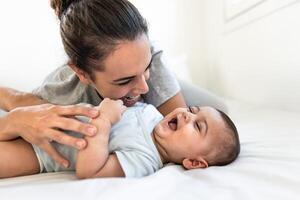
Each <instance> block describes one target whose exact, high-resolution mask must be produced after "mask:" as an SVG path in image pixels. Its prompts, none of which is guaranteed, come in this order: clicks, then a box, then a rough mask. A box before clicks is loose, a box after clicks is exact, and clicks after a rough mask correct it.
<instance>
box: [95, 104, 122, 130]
mask: <svg viewBox="0 0 300 200" xmlns="http://www.w3.org/2000/svg"><path fill="white" fill-rule="evenodd" d="M98 108H99V111H100V116H99V117H100V118H105V119H107V120H109V121H110V123H111V125H113V124H114V123H116V122H118V121H119V120H120V119H121V116H122V114H123V112H124V111H125V110H126V106H124V105H123V102H122V101H121V100H112V99H109V98H105V99H104V100H103V101H102V102H101V103H100V105H99V106H98Z"/></svg>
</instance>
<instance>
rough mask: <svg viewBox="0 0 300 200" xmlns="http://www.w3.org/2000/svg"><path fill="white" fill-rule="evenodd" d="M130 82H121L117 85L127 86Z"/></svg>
mask: <svg viewBox="0 0 300 200" xmlns="http://www.w3.org/2000/svg"><path fill="white" fill-rule="evenodd" d="M130 82H131V80H129V81H126V82H123V83H118V84H117V85H127V84H128V83H130Z"/></svg>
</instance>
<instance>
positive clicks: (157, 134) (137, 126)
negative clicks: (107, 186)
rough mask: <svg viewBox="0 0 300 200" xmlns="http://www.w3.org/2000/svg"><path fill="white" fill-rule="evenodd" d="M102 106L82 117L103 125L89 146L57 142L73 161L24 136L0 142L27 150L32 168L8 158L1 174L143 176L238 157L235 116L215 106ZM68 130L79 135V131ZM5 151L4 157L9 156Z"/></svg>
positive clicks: (106, 103) (116, 103)
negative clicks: (65, 162) (166, 109)
mask: <svg viewBox="0 0 300 200" xmlns="http://www.w3.org/2000/svg"><path fill="white" fill-rule="evenodd" d="M98 108H99V110H100V113H101V114H100V116H99V117H98V118H96V119H92V120H89V119H86V118H81V119H80V120H83V121H86V122H88V121H89V122H90V123H92V124H94V125H96V126H97V127H98V130H99V132H98V133H97V135H95V136H93V137H89V136H85V139H86V140H87V141H88V146H87V147H86V148H85V149H83V150H81V151H77V150H76V149H73V148H70V147H67V146H63V145H60V144H58V143H54V145H55V147H56V148H57V149H58V151H59V152H60V153H61V154H62V155H64V156H65V157H67V158H68V159H69V160H70V161H71V162H70V163H71V164H70V166H69V168H62V167H61V166H60V165H59V164H57V163H55V162H54V161H53V160H52V159H51V158H50V157H49V156H48V155H47V154H46V153H45V152H44V151H42V150H41V149H40V148H38V147H37V146H34V145H33V149H34V150H33V149H32V146H31V145H30V144H28V143H26V142H25V141H24V140H22V139H19V141H18V142H19V143H20V142H21V143H24V145H19V146H18V148H16V147H17V145H16V144H14V143H12V141H8V142H0V149H3V148H4V147H5V145H6V146H7V145H9V143H10V145H11V147H14V150H13V151H12V153H11V156H17V155H16V154H14V153H13V152H17V151H23V152H28V153H27V154H26V156H27V162H32V163H31V169H28V171H27V173H26V172H25V173H24V166H23V168H22V170H23V172H22V173H21V171H22V170H21V167H20V172H18V166H17V165H18V164H17V163H16V164H15V166H11V167H10V168H9V169H7V170H5V164H4V163H5V162H1V163H2V164H0V177H12V176H19V175H26V174H34V173H39V172H56V171H66V170H73V171H74V170H75V171H76V175H77V177H78V178H92V177H114V176H115V177H124V176H125V177H143V176H147V175H149V174H152V173H154V172H155V171H157V170H158V169H160V168H162V167H163V165H164V164H166V163H169V162H172V163H175V164H182V165H183V167H184V168H185V169H195V168H206V167H208V166H215V165H218V166H221V165H226V164H229V163H231V162H232V161H234V160H235V159H236V158H237V156H238V154H239V151H240V143H239V137H238V133H237V129H236V128H235V126H234V124H233V122H232V121H231V120H230V118H229V117H228V116H227V115H226V114H224V113H223V112H221V111H217V110H216V109H214V108H211V107H196V106H195V107H189V108H178V109H175V110H174V111H173V112H171V113H170V114H168V115H167V116H166V117H165V118H163V116H162V115H161V114H160V113H159V111H158V110H157V109H156V108H155V107H153V106H152V105H148V104H144V103H136V105H135V106H133V107H130V108H128V109H127V110H126V111H125V109H126V108H125V106H123V103H122V101H120V100H118V101H114V100H110V99H104V100H103V101H102V102H101V104H100V105H99V107H98ZM124 111H125V112H124ZM123 112H124V113H123ZM122 113H123V115H122ZM69 134H71V135H75V136H78V137H80V135H79V134H76V133H72V132H70V133H69ZM25 143H26V144H25ZM12 145H14V146H12ZM9 149H10V148H6V151H7V150H8V151H9ZM6 154H7V153H6ZM1 155H2V154H0V159H1V160H2V161H3V160H5V158H1ZM1 165H2V166H1ZM10 165H13V164H10ZM12 169H14V170H15V171H13V172H12V171H11V170H12ZM6 171H7V173H5V172H6Z"/></svg>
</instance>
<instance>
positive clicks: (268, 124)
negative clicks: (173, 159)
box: [0, 101, 300, 200]
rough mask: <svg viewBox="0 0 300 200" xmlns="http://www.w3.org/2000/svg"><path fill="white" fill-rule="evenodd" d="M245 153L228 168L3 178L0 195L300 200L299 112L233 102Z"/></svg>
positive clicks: (172, 167) (171, 167)
mask: <svg viewBox="0 0 300 200" xmlns="http://www.w3.org/2000/svg"><path fill="white" fill-rule="evenodd" d="M229 108H230V113H231V116H232V118H233V119H234V121H235V123H236V125H237V127H238V129H239V132H240V139H241V154H240V156H239V158H238V159H237V160H236V161H235V162H234V163H232V164H230V165H228V166H225V167H210V168H208V169H205V170H201V169H198V170H190V171H185V170H184V169H183V168H182V167H180V166H175V165H168V166H167V167H165V168H163V169H161V170H160V171H158V172H157V173H155V174H153V175H151V176H149V177H145V178H141V179H124V178H108V179H93V180H81V181H79V180H76V178H75V176H74V174H73V173H50V174H39V175H34V176H28V177H19V178H11V179H3V180H0V195H1V197H0V198H1V199H2V200H4V199H9V200H16V199H22V200H24V199H30V200H34V199H43V200H47V199H51V200H53V199H62V198H64V199H72V200H77V199H78V200H79V199H80V200H82V199H89V200H92V199H132V200H134V199H220V200H227V199H228V200H235V199H239V200H240V199H243V200H248V199H272V200H277V199H278V200H279V199H284V200H298V199H300V113H297V112H294V113H293V112H287V111H281V110H271V109H269V110H268V109H263V108H259V107H253V106H247V105H245V104H240V103H237V102H232V101H230V102H229Z"/></svg>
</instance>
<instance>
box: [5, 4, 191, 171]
mask: <svg viewBox="0 0 300 200" xmlns="http://www.w3.org/2000/svg"><path fill="white" fill-rule="evenodd" d="M51 6H52V8H53V9H54V10H55V12H56V14H57V16H58V18H59V19H60V30H61V37H62V41H63V45H64V48H65V51H66V53H67V55H68V56H69V61H68V64H67V65H65V66H63V67H60V68H58V69H57V70H56V71H54V72H53V73H52V74H50V75H49V76H48V77H47V79H46V80H45V82H44V83H43V85H42V86H41V87H40V88H38V89H36V90H35V91H34V94H35V95H36V96H38V97H39V98H37V97H36V96H33V95H31V94H25V95H24V94H23V93H18V92H17V91H14V90H9V89H2V92H1V91H0V95H5V97H6V98H5V99H6V100H7V101H6V104H5V105H6V107H4V108H6V110H12V109H14V108H16V107H18V106H20V105H22V106H24V105H34V104H41V103H45V101H47V102H50V103H52V104H60V105H61V104H63V105H73V104H78V103H90V104H93V105H98V104H99V103H100V102H101V101H102V100H103V98H104V97H108V98H111V99H121V100H122V101H123V103H124V105H126V106H132V105H134V104H135V103H136V102H137V101H145V102H147V103H149V104H153V105H154V106H156V107H157V108H158V110H159V111H160V112H161V113H162V114H163V115H166V114H168V113H169V112H171V111H172V110H174V109H175V108H177V107H185V106H186V103H185V100H184V98H183V96H182V94H181V92H180V87H179V84H178V82H177V81H176V79H175V78H174V76H173V75H172V74H171V73H170V72H169V71H168V69H167V68H166V67H165V66H164V64H163V63H162V59H161V56H162V51H159V50H157V49H155V48H154V47H152V46H151V44H150V42H149V39H148V27H147V23H146V21H145V20H144V18H143V17H142V16H141V15H140V13H139V12H138V10H137V9H136V8H135V7H134V6H133V5H132V4H131V3H130V2H128V1H127V0H113V1H112V0H51ZM40 98H41V99H43V100H41V99H40ZM44 100H45V101H44ZM3 102H4V101H3ZM7 102H9V103H7ZM2 104H4V103H2ZM52 104H44V105H39V106H31V107H21V108H17V109H14V110H12V111H11V112H9V114H8V115H6V116H5V117H4V118H2V119H1V121H0V127H4V128H3V130H6V131H2V132H3V133H1V137H7V138H11V139H14V138H16V137H18V136H21V137H23V138H24V139H25V140H26V141H27V142H29V143H32V144H36V145H38V146H40V147H41V148H42V149H44V151H46V152H47V153H48V154H49V155H50V156H51V157H53V159H54V160H55V161H56V162H58V163H60V164H62V165H64V166H65V167H66V166H67V165H68V161H67V160H66V159H64V158H63V157H62V156H61V155H60V154H59V153H58V152H57V151H56V150H55V149H54V148H53V147H52V145H51V143H50V141H56V142H58V143H62V144H66V145H71V146H74V147H76V148H79V149H81V148H84V147H85V146H86V141H84V140H83V139H77V138H72V137H70V136H68V135H65V134H64V133H63V132H61V131H59V130H61V129H64V130H72V131H77V132H80V133H83V134H88V131H87V130H92V131H91V134H92V133H93V132H96V131H95V127H91V126H89V125H86V124H80V123H79V122H78V121H76V120H74V119H71V118H70V116H74V115H85V116H88V117H96V116H97V115H98V113H94V114H89V111H91V110H87V108H83V107H80V106H55V105H52ZM100 115H101V113H100ZM28 119H30V120H28ZM45 122H46V123H45ZM11 124H15V126H11ZM5 127H9V128H6V129H5ZM17 133H18V134H17Z"/></svg>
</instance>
